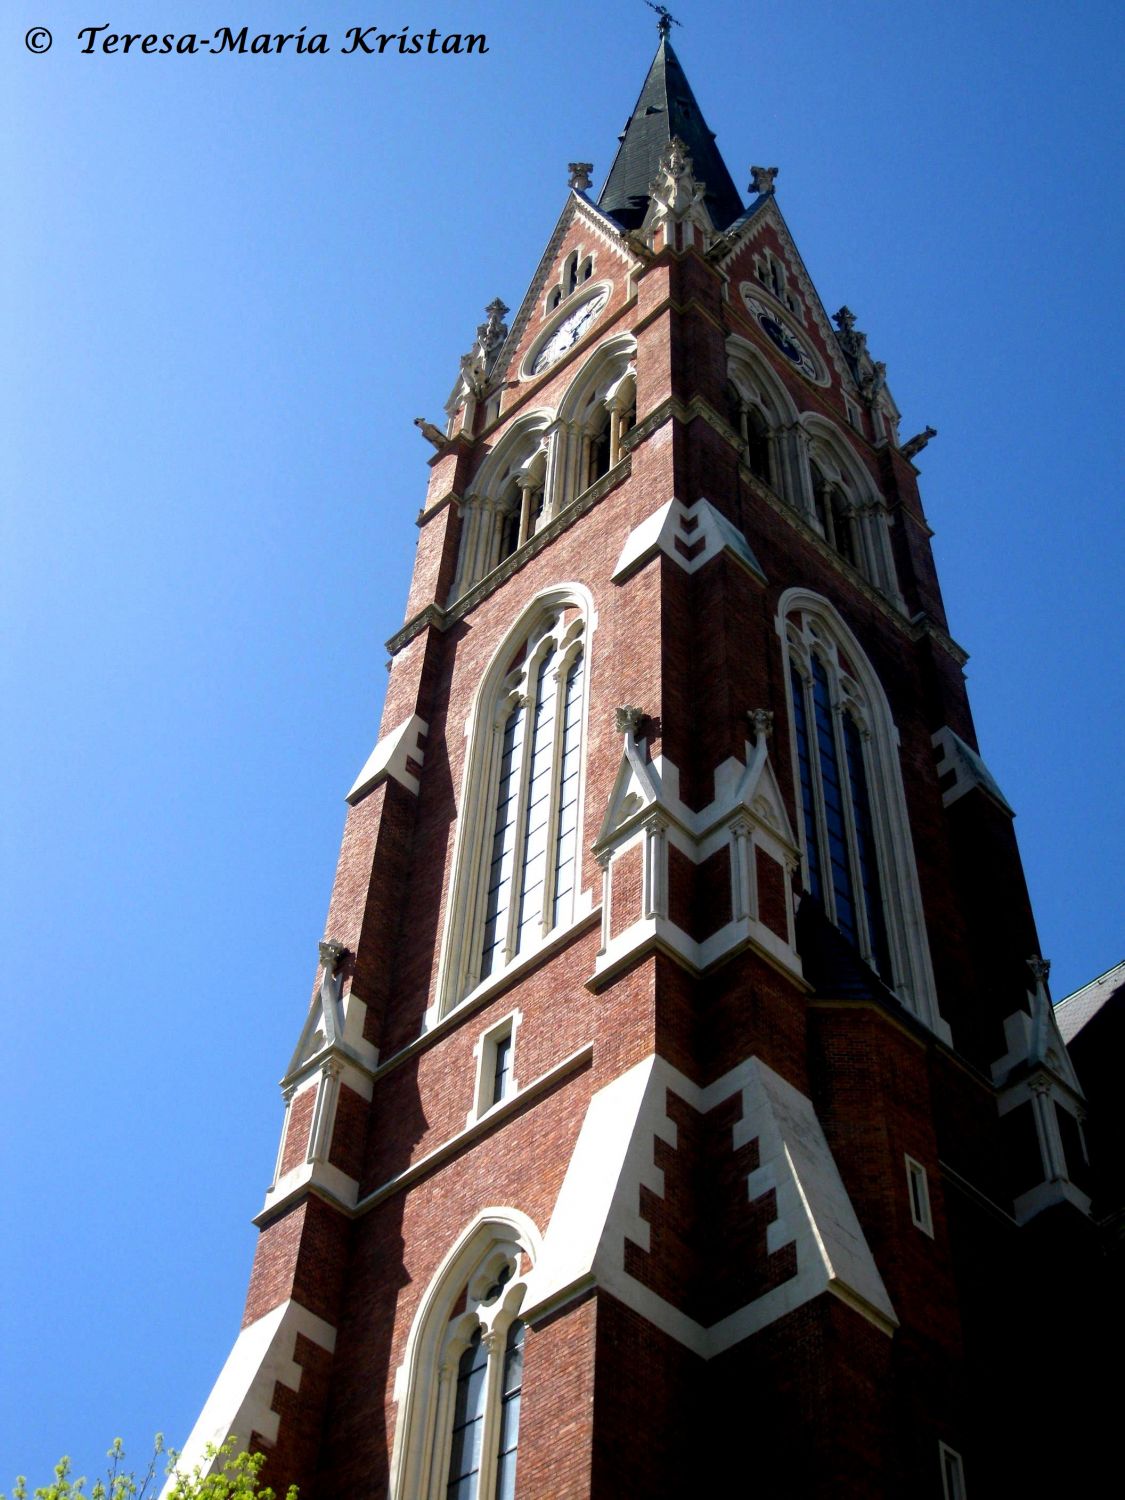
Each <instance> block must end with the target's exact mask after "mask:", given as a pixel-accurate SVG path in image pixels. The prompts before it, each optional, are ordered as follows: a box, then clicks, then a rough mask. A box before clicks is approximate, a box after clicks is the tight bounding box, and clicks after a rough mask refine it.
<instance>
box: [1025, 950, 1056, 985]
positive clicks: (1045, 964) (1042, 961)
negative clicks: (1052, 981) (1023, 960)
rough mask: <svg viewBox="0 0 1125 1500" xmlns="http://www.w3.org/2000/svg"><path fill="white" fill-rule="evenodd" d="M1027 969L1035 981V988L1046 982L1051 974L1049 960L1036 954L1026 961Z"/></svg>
mask: <svg viewBox="0 0 1125 1500" xmlns="http://www.w3.org/2000/svg"><path fill="white" fill-rule="evenodd" d="M1027 967H1028V968H1029V969H1030V970H1031V977H1032V979H1034V980H1035V985H1036V988H1038V987H1039V985H1041V984H1045V983H1046V981H1047V976H1048V975H1049V974H1050V972H1051V960H1050V959H1049V958H1040V957H1039V954H1038V953H1033V954H1032V955H1031V957H1030V958H1029V959H1028V960H1027Z"/></svg>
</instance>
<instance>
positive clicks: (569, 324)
mask: <svg viewBox="0 0 1125 1500" xmlns="http://www.w3.org/2000/svg"><path fill="white" fill-rule="evenodd" d="M608 301H609V288H608V287H602V288H601V290H600V291H598V292H595V293H594V295H593V296H592V297H587V299H586V301H585V302H583V303H581V304H580V305H579V306H578V307H576V308H573V309H572V310H571V311H570V312H568V313H567V315H566V317H565V318H564V319H563V320H562V322H561V323H559V324H557V325H556V326H555V328H554V330H553V331H552V333H551V334H550V336H549V337H548V339H547V341H546V343H544V344H541V345H540V346H539V349H538V351H537V353H536V355H535V357H534V359H533V360H532V361H531V365H530V368H529V369H528V374H530V375H542V373H543V371H544V370H549V369H550V368H551V366H552V365H553V364H555V363H556V362H557V361H558V360H560V359H562V357H563V355H564V354H566V353H567V351H568V350H570V349H573V347H574V345H575V344H577V342H578V340H579V339H580V338H582V337H583V335H584V334H586V333H588V332H589V330H590V329H591V328H592V327H593V326H594V323H595V322H596V321H597V319H598V318H599V317H600V315H601V313H602V310H603V308H604V307H605V305H606V303H607V302H608Z"/></svg>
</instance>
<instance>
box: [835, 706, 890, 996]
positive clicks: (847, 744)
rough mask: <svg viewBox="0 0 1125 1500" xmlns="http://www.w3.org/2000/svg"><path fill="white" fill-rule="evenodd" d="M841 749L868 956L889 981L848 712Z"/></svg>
mask: <svg viewBox="0 0 1125 1500" xmlns="http://www.w3.org/2000/svg"><path fill="white" fill-rule="evenodd" d="M844 753H845V755H846V756H847V761H848V782H849V785H850V789H851V796H852V812H853V813H854V816H855V836H856V845H857V847H858V851H859V883H860V886H861V888H862V890H863V906H864V911H865V913H866V916H867V933H868V938H869V941H870V944H871V956H872V961H873V962H874V965H875V967H876V969H878V971H879V973H880V974H881V975H882V977H883V979H884V980H885V981H886V983H887V984H890V983H891V982H892V975H891V955H890V947H889V944H888V942H887V923H886V918H885V916H884V914H883V893H882V889H881V887H880V884H879V862H878V859H877V857H876V853H875V827H874V823H873V821H872V818H871V798H870V795H869V793H868V788H867V770H866V767H865V766H864V763H863V743H862V741H861V739H860V734H859V730H858V729H857V728H856V726H855V724H854V723H853V721H852V720H851V719H850V718H849V717H848V716H847V715H845V716H844Z"/></svg>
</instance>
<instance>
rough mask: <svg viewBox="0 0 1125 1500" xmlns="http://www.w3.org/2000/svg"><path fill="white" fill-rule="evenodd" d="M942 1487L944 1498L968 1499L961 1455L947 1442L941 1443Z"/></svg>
mask: <svg viewBox="0 0 1125 1500" xmlns="http://www.w3.org/2000/svg"><path fill="white" fill-rule="evenodd" d="M938 1446H939V1449H940V1451H941V1488H942V1496H943V1500H966V1490H965V1470H964V1465H963V1464H962V1462H961V1455H960V1454H959V1453H957V1452H956V1451H955V1450H954V1449H953V1448H949V1447H947V1446H946V1445H945V1443H940V1444H939V1445H938Z"/></svg>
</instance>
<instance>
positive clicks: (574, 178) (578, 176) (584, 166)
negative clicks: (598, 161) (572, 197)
mask: <svg viewBox="0 0 1125 1500" xmlns="http://www.w3.org/2000/svg"><path fill="white" fill-rule="evenodd" d="M593 170H594V163H593V162H592V161H572V162H570V163H568V165H567V171H568V172H569V173H570V178H569V180H568V182H567V186H568V187H572V188H577V189H578V191H579V192H580V193H584V192H585V191H586V189H587V188H588V187H589V186H590V173H591V172H592V171H593Z"/></svg>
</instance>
